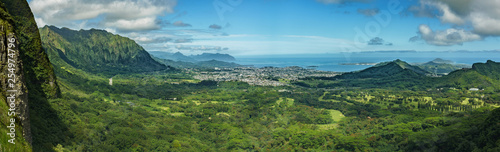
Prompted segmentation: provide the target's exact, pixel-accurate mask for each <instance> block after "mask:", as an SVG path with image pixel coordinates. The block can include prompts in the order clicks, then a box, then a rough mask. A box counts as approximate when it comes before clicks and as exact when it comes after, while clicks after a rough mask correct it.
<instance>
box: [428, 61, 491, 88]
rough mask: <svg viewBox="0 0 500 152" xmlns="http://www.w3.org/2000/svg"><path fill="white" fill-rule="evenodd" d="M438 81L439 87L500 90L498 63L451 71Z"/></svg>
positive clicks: (478, 64)
mask: <svg viewBox="0 0 500 152" xmlns="http://www.w3.org/2000/svg"><path fill="white" fill-rule="evenodd" d="M438 80H439V81H437V84H438V85H439V86H451V87H459V88H480V89H484V88H489V89H486V90H490V91H494V90H498V89H500V63H498V62H494V61H491V60H488V61H487V62H486V63H474V64H473V65H472V68H464V69H460V70H456V71H453V72H451V73H450V74H448V75H446V76H443V77H442V78H441V79H438Z"/></svg>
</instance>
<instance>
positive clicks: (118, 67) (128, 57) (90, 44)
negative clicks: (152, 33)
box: [40, 26, 169, 75]
mask: <svg viewBox="0 0 500 152" xmlns="http://www.w3.org/2000/svg"><path fill="white" fill-rule="evenodd" d="M40 35H41V38H42V44H43V47H44V48H45V49H46V50H47V53H48V54H49V57H50V59H51V60H52V62H53V64H54V65H55V66H56V68H58V67H59V66H61V67H63V66H65V65H64V64H65V63H68V64H69V65H70V66H72V67H75V68H78V69H82V70H85V71H87V72H91V73H99V74H106V75H115V74H121V73H133V72H150V71H159V70H166V69H169V68H168V67H166V66H164V65H162V64H160V63H158V62H156V61H155V60H153V59H152V58H151V56H150V55H149V53H148V52H146V51H145V50H144V49H143V48H142V47H141V46H140V45H138V44H137V43H135V41H133V40H131V39H129V38H126V37H122V36H119V35H115V34H112V33H109V32H106V31H104V30H97V29H91V30H79V31H76V30H71V29H68V28H64V27H63V28H58V27H55V26H45V27H43V28H41V29H40ZM56 58H57V59H62V60H63V61H61V62H65V63H60V62H59V61H58V60H57V59H56Z"/></svg>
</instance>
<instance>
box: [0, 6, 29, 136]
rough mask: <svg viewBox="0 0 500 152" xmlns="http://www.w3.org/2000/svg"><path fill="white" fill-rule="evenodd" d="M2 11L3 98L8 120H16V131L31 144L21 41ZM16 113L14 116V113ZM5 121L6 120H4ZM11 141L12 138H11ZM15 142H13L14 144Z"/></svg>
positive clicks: (0, 75)
mask: <svg viewBox="0 0 500 152" xmlns="http://www.w3.org/2000/svg"><path fill="white" fill-rule="evenodd" d="M1 9H2V16H1V17H0V22H1V24H0V61H1V66H0V71H2V73H0V77H1V79H2V82H1V85H2V98H6V102H7V107H8V109H9V110H8V112H4V111H2V114H5V115H8V117H7V119H8V120H9V124H10V122H11V121H10V119H11V118H14V119H15V123H14V124H15V125H16V126H18V127H17V128H15V129H18V128H22V129H23V130H22V135H23V137H24V139H25V140H26V142H28V143H29V144H31V126H30V117H29V106H28V90H27V87H26V83H25V81H24V71H23V61H22V59H21V56H20V53H19V52H20V51H21V50H20V49H19V44H20V43H19V39H18V38H17V36H16V35H17V34H16V33H15V32H14V31H15V29H14V26H13V20H12V19H11V17H10V15H9V14H5V9H4V8H1ZM12 112H14V114H13V113H12ZM4 119H5V118H4ZM12 138H15V137H12ZM9 139H10V138H9ZM12 142H13V141H11V143H12Z"/></svg>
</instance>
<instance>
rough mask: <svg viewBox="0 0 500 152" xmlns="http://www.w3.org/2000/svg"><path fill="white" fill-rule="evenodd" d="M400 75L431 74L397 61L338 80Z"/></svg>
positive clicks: (341, 77)
mask: <svg viewBox="0 0 500 152" xmlns="http://www.w3.org/2000/svg"><path fill="white" fill-rule="evenodd" d="M400 74H403V75H406V76H415V77H419V76H424V75H427V74H429V72H427V71H425V70H422V69H420V68H419V67H416V66H413V65H410V64H408V63H406V62H405V61H402V60H400V59H397V60H394V61H389V62H382V63H379V64H377V65H375V66H372V67H370V68H367V69H364V70H361V71H357V72H349V73H345V74H342V75H339V76H337V78H340V79H359V78H383V77H392V76H395V75H400Z"/></svg>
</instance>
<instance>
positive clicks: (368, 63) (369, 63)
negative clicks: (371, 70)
mask: <svg viewBox="0 0 500 152" xmlns="http://www.w3.org/2000/svg"><path fill="white" fill-rule="evenodd" d="M376 64H377V63H372V62H361V63H340V65H376Z"/></svg>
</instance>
